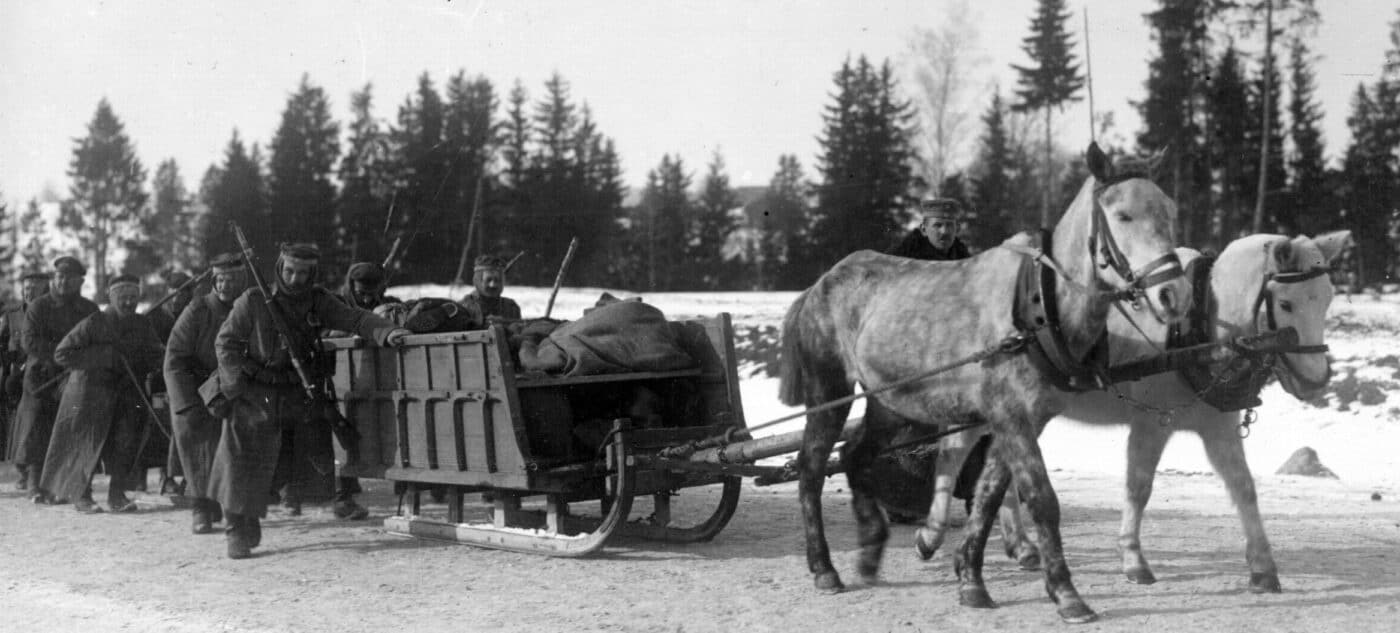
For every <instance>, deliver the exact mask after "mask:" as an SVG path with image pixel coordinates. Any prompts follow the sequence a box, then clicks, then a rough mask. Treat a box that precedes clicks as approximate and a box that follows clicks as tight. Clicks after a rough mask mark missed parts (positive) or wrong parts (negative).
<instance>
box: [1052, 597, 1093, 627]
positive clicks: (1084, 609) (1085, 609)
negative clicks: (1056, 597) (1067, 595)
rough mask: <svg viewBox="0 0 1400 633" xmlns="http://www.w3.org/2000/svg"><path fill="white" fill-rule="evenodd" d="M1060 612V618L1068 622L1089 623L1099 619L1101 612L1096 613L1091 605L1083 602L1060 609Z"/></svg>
mask: <svg viewBox="0 0 1400 633" xmlns="http://www.w3.org/2000/svg"><path fill="white" fill-rule="evenodd" d="M1059 613H1060V619H1061V620H1064V621H1065V623H1066V624H1088V623H1090V622H1093V621H1094V620H1097V619H1099V614H1097V613H1094V610H1093V609H1090V608H1089V605H1087V604H1084V603H1082V602H1080V603H1078V604H1072V605H1070V606H1068V607H1065V608H1063V609H1060V610H1059Z"/></svg>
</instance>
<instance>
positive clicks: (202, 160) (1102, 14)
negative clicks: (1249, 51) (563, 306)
mask: <svg viewBox="0 0 1400 633" xmlns="http://www.w3.org/2000/svg"><path fill="white" fill-rule="evenodd" d="M945 4H946V2H944V1H943V0H864V1H858V2H835V1H823V2H794V1H791V0H764V1H759V0H751V1H726V0H710V1H703V2H701V1H688V2H668V1H661V0H631V1H628V2H621V1H611V2H602V1H596V0H595V1H588V2H575V1H563V0H561V1H557V2H527V1H521V0H513V1H509V2H502V1H492V0H466V1H463V0H457V1H454V2H444V1H442V0H417V1H410V0H393V1H390V0H361V1H352V0H338V1H314V2H313V1H302V0H298V1H295V2H287V1H285V0H284V1H281V2H263V1H254V0H241V1H239V2H227V1H221V2H207V1H203V0H178V1H177V0H169V1H160V0H146V1H142V2H76V1H64V0H44V1H42V2H30V1H26V0H0V191H3V193H4V195H5V197H6V199H8V200H12V201H15V200H21V199H28V198H29V197H31V196H34V195H37V194H38V193H39V192H40V191H41V190H42V188H43V187H44V186H45V185H46V184H48V185H50V186H52V187H53V188H54V189H55V190H56V191H58V192H60V193H64V194H65V195H66V191H67V186H68V181H67V177H66V175H65V171H66V169H67V166H68V162H69V160H70V158H71V155H72V147H73V142H72V139H74V138H75V137H80V136H83V135H84V134H85V132H86V127H85V126H86V124H87V123H88V122H89V121H90V120H91V119H92V115H93V112H94V110H95V108H96V105H97V102H98V100H99V99H101V98H103V97H106V98H107V99H108V100H109V101H110V102H111V104H112V107H113V108H114V110H115V111H116V113H117V115H118V117H120V118H121V120H122V121H123V122H124V123H125V125H126V130H127V133H128V134H129V135H130V137H131V138H132V140H133V141H134V143H135V145H136V150H137V155H138V156H139V157H140V158H141V160H142V162H143V163H144V164H145V165H146V166H147V168H148V169H149V170H150V171H151V172H152V173H154V169H155V166H156V165H157V164H158V163H159V162H160V161H162V160H164V159H166V158H171V157H173V158H174V159H175V160H176V161H177V162H178V164H179V166H180V169H181V171H182V173H183V174H184V178H185V182H186V186H187V187H188V188H190V189H191V190H194V189H196V188H197V187H198V183H199V179H200V177H201V176H202V175H203V173H204V171H205V170H206V169H207V168H208V167H209V166H210V165H211V164H213V163H215V162H217V161H219V160H220V159H221V154H222V150H223V148H224V147H225V146H226V144H227V143H228V140H229V137H230V134H231V132H232V130H233V129H234V128H237V129H238V130H239V132H240V134H241V136H242V137H243V138H244V139H245V140H249V141H253V142H258V143H260V144H262V145H263V146H264V148H265V147H266V145H267V143H268V141H269V140H270V139H271V138H272V135H273V133H274V131H275V130H276V127H277V123H278V121H279V118H280V115H281V112H282V110H283V109H284V107H285V105H286V99H287V96H288V95H289V94H290V92H291V91H292V90H294V89H295V87H296V85H297V82H298V81H299V78H300V77H301V75H302V74H303V73H307V74H309V76H310V78H311V81H312V82H313V83H314V84H317V85H320V86H321V87H323V88H324V89H325V90H326V91H327V93H328V95H329V96H330V99H331V106H332V108H333V115H334V116H335V117H336V118H337V119H338V120H341V121H342V122H343V121H345V120H346V119H348V117H349V112H348V111H349V105H348V104H349V95H350V93H351V92H352V91H354V90H356V89H358V88H360V87H362V86H363V85H364V84H365V83H367V82H373V84H374V94H375V98H376V107H375V110H376V113H377V115H378V116H379V117H381V118H382V119H386V120H389V121H392V120H393V118H394V115H395V113H396V112H397V108H398V106H399V104H400V103H402V102H403V101H404V98H405V97H406V96H407V95H408V94H409V92H411V91H412V90H413V89H414V86H415V83H416V79H417V76H418V75H419V74H421V73H422V72H424V71H426V72H428V73H429V74H430V75H431V77H432V78H433V80H434V81H435V83H436V85H437V86H438V87H439V88H441V87H442V84H443V82H444V81H445V79H446V78H447V77H448V76H449V75H450V74H452V73H455V72H457V71H458V70H463V69H464V70H465V71H466V72H467V73H468V74H469V75H478V74H480V75H485V76H486V77H488V78H489V79H491V80H492V82H493V83H494V84H495V85H496V87H497V90H498V91H499V92H500V94H501V95H502V96H504V95H505V94H506V93H508V92H509V89H510V86H511V84H512V83H513V82H514V81H515V80H517V79H519V80H521V81H522V82H523V83H524V85H525V87H526V88H527V90H529V92H530V94H531V96H532V97H538V96H539V95H540V93H541V92H542V85H543V83H544V81H545V80H546V79H547V78H548V77H549V75H550V74H551V73H552V72H555V71H558V72H559V73H560V74H561V75H562V76H563V77H564V78H565V79H566V80H568V81H569V82H570V84H571V86H572V94H573V97H574V98H575V100H576V101H579V102H587V103H588V105H589V106H590V107H591V108H592V111H593V116H594V118H595V120H596V121H597V123H598V126H599V129H600V130H601V131H602V132H603V133H604V134H605V135H607V136H610V137H612V138H613V139H614V140H615V141H616V143H617V148H618V151H619V153H620V154H621V158H622V167H623V173H624V176H625V178H626V180H627V184H628V185H629V186H631V187H633V188H637V187H640V186H641V185H642V184H644V182H645V175H646V172H647V171H648V170H650V169H652V168H654V167H656V165H657V163H658V162H659V161H660V159H661V156H662V155H663V154H666V153H670V154H673V155H679V156H680V157H681V158H682V159H683V160H684V161H685V164H686V166H687V167H688V168H689V169H690V170H691V171H692V172H695V173H696V174H697V179H696V180H697V182H698V181H699V178H698V175H699V174H700V173H702V172H703V170H704V167H705V165H706V163H708V162H709V160H710V157H711V155H712V154H713V152H714V151H715V150H716V148H718V149H719V150H720V152H721V153H722V155H723V156H724V158H725V161H726V163H727V166H728V172H729V174H730V176H731V180H732V182H733V184H735V185H763V184H767V182H768V179H769V178H770V177H771V176H772V174H773V172H774V171H775V170H776V168H777V162H778V156H779V155H780V154H784V153H793V154H796V155H797V156H798V158H799V160H800V161H801V162H802V165H803V168H804V169H805V170H806V171H807V173H808V175H809V176H811V175H812V173H813V171H812V167H813V162H814V156H815V154H816V152H817V144H816V141H815V137H816V135H817V134H819V133H820V131H821V118H820V116H821V109H822V107H823V106H824V105H825V104H826V103H827V102H828V101H829V96H830V91H831V85H832V81H831V77H832V74H833V73H834V72H835V70H836V69H837V68H839V66H840V65H841V62H842V60H843V59H845V58H846V56H847V55H851V56H856V55H860V54H865V55H867V56H868V57H870V58H871V59H872V60H874V61H876V62H878V61H880V60H883V59H886V58H891V59H896V58H897V57H898V56H899V55H900V54H901V52H902V51H903V50H904V48H905V46H906V42H907V40H908V36H909V34H910V32H911V31H912V30H913V29H914V28H915V27H919V26H933V25H936V24H937V23H938V21H939V19H940V17H941V16H942V15H944V11H945V10H946V7H945ZM1068 4H1069V6H1070V8H1071V9H1072V10H1073V11H1074V12H1075V17H1074V19H1073V20H1071V26H1072V28H1073V29H1074V30H1075V32H1076V41H1078V42H1079V43H1080V44H1081V48H1080V49H1079V51H1078V54H1079V56H1080V59H1081V60H1082V59H1083V49H1082V43H1083V38H1082V36H1081V35H1082V34H1081V33H1080V31H1081V30H1082V24H1083V17H1082V14H1081V13H1080V11H1081V9H1082V7H1084V6H1085V5H1087V6H1088V7H1089V17H1090V25H1091V26H1090V28H1091V44H1092V53H1093V59H1092V63H1093V82H1094V89H1095V101H1096V104H1095V105H1096V106H1097V109H1098V110H1099V111H1100V112H1106V111H1112V112H1113V113H1114V115H1115V118H1116V120H1117V122H1118V127H1119V133H1120V134H1122V135H1123V136H1125V137H1127V136H1128V135H1129V134H1131V133H1133V132H1135V131H1136V129H1137V127H1138V119H1137V115H1136V112H1135V110H1134V109H1133V108H1132V106H1131V105H1130V101H1131V100H1137V99H1141V98H1142V96H1143V89H1142V82H1143V80H1144V78H1145V76H1146V60H1147V59H1148V58H1149V57H1150V56H1151V55H1152V52H1153V47H1154V44H1153V43H1152V42H1151V41H1150V39H1149V33H1148V30H1147V28H1146V26H1145V24H1144V21H1143V20H1142V18H1141V15H1142V14H1143V13H1145V12H1146V11H1149V10H1151V9H1152V8H1154V7H1156V6H1157V3H1156V2H1155V1H1154V0H1087V1H1086V0H1079V1H1075V0H1070V2H1069V3H1068ZM1317 5H1318V7H1319V9H1320V10H1321V12H1322V15H1323V20H1324V23H1323V25H1322V27H1321V29H1320V31H1319V33H1318V34H1317V37H1316V38H1315V39H1314V40H1313V49H1314V51H1315V52H1316V53H1318V54H1320V55H1322V56H1323V57H1322V59H1321V60H1320V62H1319V63H1318V65H1317V71H1318V93H1319V98H1320V100H1321V101H1322V103H1323V106H1324V107H1325V109H1326V112H1327V119H1326V121H1325V127H1324V133H1325V137H1326V138H1325V140H1326V143H1327V150H1328V153H1329V155H1331V156H1334V157H1335V156H1336V155H1337V154H1338V153H1339V152H1340V151H1341V150H1342V149H1343V148H1344V146H1345V143H1346V142H1347V140H1348V137H1347V134H1346V124H1345V121H1346V116H1347V113H1348V110H1349V102H1350V99H1351V95H1352V93H1353V92H1354V91H1355V89H1356V85H1357V84H1358V83H1359V82H1363V81H1365V82H1371V81H1374V79H1375V73H1377V72H1378V71H1379V68H1380V65H1381V61H1382V59H1383V53H1384V50H1385V48H1386V47H1387V31H1388V29H1387V24H1388V23H1389V22H1391V21H1393V20H1394V19H1395V18H1396V5H1395V3H1394V2H1393V1H1381V0H1317ZM972 6H973V7H974V9H973V13H974V15H975V16H976V19H975V24H976V25H977V31H978V35H979V38H980V42H981V48H982V50H983V52H984V53H985V54H986V56H987V59H988V61H987V63H986V65H985V66H983V68H982V71H981V72H980V73H979V77H981V78H983V79H984V80H985V82H986V85H987V86H991V85H993V84H995V83H998V82H999V83H1000V85H1001V87H1002V89H1003V91H1005V92H1009V91H1010V90H1011V89H1013V88H1014V82H1015V79H1014V76H1013V71H1011V70H1010V69H1009V68H1008V64H1010V63H1023V64H1024V63H1027V60H1026V59H1025V57H1024V55H1023V54H1022V52H1021V50H1020V41H1021V38H1022V37H1024V36H1025V35H1026V34H1027V30H1028V23H1029V20H1030V18H1031V16H1032V14H1033V11H1034V9H1035V6H1036V1H1035V0H981V1H980V2H973V3H972ZM980 109H981V108H978V110H979V111H980ZM1087 119H1088V115H1087V110H1086V106H1085V105H1084V104H1080V105H1078V106H1075V107H1072V108H1070V109H1069V110H1067V111H1066V112H1065V113H1064V114H1062V115H1060V116H1059V121H1060V125H1057V128H1058V129H1057V134H1058V135H1059V139H1060V140H1061V142H1062V143H1065V144H1067V145H1070V146H1074V147H1079V146H1083V145H1084V144H1086V143H1087V142H1088V138H1089V133H1088V124H1087Z"/></svg>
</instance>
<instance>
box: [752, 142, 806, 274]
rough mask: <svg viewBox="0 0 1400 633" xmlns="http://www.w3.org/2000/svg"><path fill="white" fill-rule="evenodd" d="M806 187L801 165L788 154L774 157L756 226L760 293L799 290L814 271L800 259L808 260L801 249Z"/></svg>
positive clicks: (803, 234)
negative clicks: (775, 163)
mask: <svg viewBox="0 0 1400 633" xmlns="http://www.w3.org/2000/svg"><path fill="white" fill-rule="evenodd" d="M809 190H810V187H809V185H808V184H807V177H806V176H805V175H803V173H802V164H801V163H799V162H798V160H797V157H796V156H794V155H792V154H783V155H782V156H779V157H778V171H777V172H775V173H774V174H773V177H772V179H770V180H769V182H768V191H767V192H766V193H765V194H764V213H763V221H762V222H760V223H759V229H760V231H761V237H760V242H759V261H761V262H762V263H763V273H761V274H760V279H763V278H765V277H766V278H767V279H768V280H770V281H767V282H766V283H760V288H761V289H765V290H767V289H783V290H799V289H801V288H804V287H806V286H807V285H808V284H810V283H811V282H812V277H811V276H810V275H809V271H811V272H817V271H815V268H816V267H815V266H810V265H808V263H807V260H805V259H804V258H808V257H810V253H809V252H808V251H809V249H806V248H804V240H805V239H806V237H807V232H806V227H807V221H808V219H809V214H810V209H809V208H808V203H807V200H808V197H809V195H808V194H809Z"/></svg>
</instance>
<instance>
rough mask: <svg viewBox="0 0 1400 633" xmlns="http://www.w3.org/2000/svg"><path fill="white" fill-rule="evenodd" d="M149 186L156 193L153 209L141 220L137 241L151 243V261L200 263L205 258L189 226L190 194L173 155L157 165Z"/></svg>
mask: <svg viewBox="0 0 1400 633" xmlns="http://www.w3.org/2000/svg"><path fill="white" fill-rule="evenodd" d="M151 188H152V191H153V193H154V194H155V197H154V200H153V201H152V205H151V206H152V209H151V211H152V212H151V213H150V214H149V215H148V216H146V218H145V220H144V221H143V222H142V223H141V229H142V231H141V233H142V236H143V238H144V239H142V240H140V241H142V242H146V243H148V244H149V245H150V249H151V253H152V255H153V256H154V258H153V259H154V261H153V262H152V264H154V265H155V266H156V267H161V268H177V269H185V270H188V269H192V268H195V267H197V266H201V265H203V264H204V258H203V257H202V255H201V254H200V252H199V244H197V243H196V241H195V239H194V234H193V231H192V230H191V229H192V227H191V220H192V219H193V214H192V213H191V209H190V206H191V199H190V194H189V191H188V190H187V189H186V188H185V179H184V177H183V176H181V174H180V166H179V165H178V164H176V162H175V159H173V158H168V159H166V160H164V161H161V163H160V165H157V166H156V175H155V179H154V180H153V181H152V183H151Z"/></svg>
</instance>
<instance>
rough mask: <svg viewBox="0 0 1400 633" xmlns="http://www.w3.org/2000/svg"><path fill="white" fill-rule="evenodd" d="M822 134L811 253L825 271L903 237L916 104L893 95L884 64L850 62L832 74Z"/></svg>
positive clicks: (894, 90)
mask: <svg viewBox="0 0 1400 633" xmlns="http://www.w3.org/2000/svg"><path fill="white" fill-rule="evenodd" d="M834 82H835V89H834V91H833V102H832V103H831V104H829V105H828V106H826V108H825V112H824V113H823V115H822V119H823V130H822V134H821V136H819V137H818V139H817V142H818V143H819V145H820V147H821V153H820V155H819V157H818V166H817V169H818V172H819V173H820V175H821V180H820V182H819V183H818V184H817V186H816V197H817V206H816V209H815V210H814V212H813V218H812V220H813V222H812V226H811V233H810V237H811V243H810V246H811V248H812V250H811V251H810V252H811V253H812V254H813V255H814V256H815V257H817V258H818V260H817V261H814V262H813V263H816V264H818V265H819V266H823V267H824V266H829V265H831V264H834V263H835V262H836V261H837V260H839V259H840V258H842V257H845V256H846V255H848V254H850V253H851V252H852V251H856V250H860V249H881V248H884V247H885V246H886V245H887V244H888V243H889V242H890V241H891V240H892V238H893V236H894V235H896V234H897V233H899V232H900V230H901V225H902V222H903V220H904V219H905V217H906V215H907V212H906V208H907V207H908V206H909V200H910V193H911V191H913V189H914V188H915V185H916V179H915V178H914V176H913V173H912V169H911V165H912V163H913V155H914V151H913V147H912V145H911V141H910V129H911V127H912V120H913V116H914V110H913V106H912V105H911V104H910V103H909V102H908V101H903V100H900V99H899V98H898V97H897V94H898V86H897V82H896V81H895V79H894V76H893V74H892V72H891V70H890V64H889V62H888V61H886V62H885V63H883V64H881V66H880V67H878V68H876V67H875V66H873V65H871V64H870V62H869V61H868V60H867V59H866V58H865V57H864V56H862V57H860V58H859V59H858V60H856V62H854V63H852V62H851V61H850V60H849V59H847V60H846V61H845V62H844V63H843V64H842V66H841V68H840V70H838V71H837V72H836V73H835V75H834Z"/></svg>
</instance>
